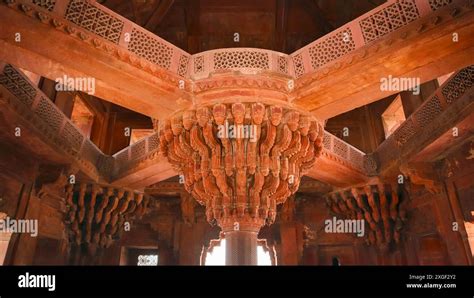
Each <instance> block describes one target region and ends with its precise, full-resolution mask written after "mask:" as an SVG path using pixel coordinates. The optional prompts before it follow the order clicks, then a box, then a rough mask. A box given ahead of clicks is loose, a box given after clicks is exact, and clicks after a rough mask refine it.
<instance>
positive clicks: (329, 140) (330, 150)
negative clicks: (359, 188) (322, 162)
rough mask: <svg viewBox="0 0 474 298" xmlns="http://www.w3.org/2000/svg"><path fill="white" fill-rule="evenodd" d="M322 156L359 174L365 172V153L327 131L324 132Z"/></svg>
mask: <svg viewBox="0 0 474 298" xmlns="http://www.w3.org/2000/svg"><path fill="white" fill-rule="evenodd" d="M322 154H323V155H324V154H325V155H328V157H330V158H332V159H336V160H337V161H338V162H340V163H343V164H345V165H347V166H349V167H351V168H353V169H356V170H358V171H360V172H363V173H364V172H365V168H364V159H365V156H366V155H365V153H364V152H362V151H360V150H359V149H357V148H355V147H354V146H352V145H350V144H348V143H346V142H345V141H343V140H341V139H339V138H338V137H336V136H334V135H332V134H330V133H329V132H327V131H324V136H323V153H322Z"/></svg>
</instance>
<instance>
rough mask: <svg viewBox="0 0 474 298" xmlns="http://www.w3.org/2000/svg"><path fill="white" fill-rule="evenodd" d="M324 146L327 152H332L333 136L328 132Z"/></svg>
mask: <svg viewBox="0 0 474 298" xmlns="http://www.w3.org/2000/svg"><path fill="white" fill-rule="evenodd" d="M323 146H324V148H325V149H326V150H331V135H330V134H329V133H328V132H327V131H324V136H323Z"/></svg>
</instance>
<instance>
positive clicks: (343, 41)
mask: <svg viewBox="0 0 474 298" xmlns="http://www.w3.org/2000/svg"><path fill="white" fill-rule="evenodd" d="M453 2H456V1H453V0H389V1H387V2H386V3H384V4H382V5H379V6H377V7H376V8H374V9H372V10H371V11H369V12H367V13H365V14H364V15H362V16H360V17H358V18H356V19H354V20H352V21H351V22H349V23H347V24H345V25H343V26H341V27H340V28H338V29H336V30H335V31H332V32H330V33H328V34H327V35H325V36H323V37H321V38H319V39H317V40H315V41H314V42H312V43H310V44H308V45H307V46H305V47H303V48H301V49H299V50H297V51H295V52H294V53H292V54H291V58H292V62H293V69H294V75H295V78H299V77H301V76H303V75H305V74H308V73H312V72H317V71H319V70H320V69H321V68H322V67H324V66H326V65H330V64H334V63H336V62H337V61H338V60H340V58H342V57H344V56H346V55H347V54H349V53H351V52H353V51H355V50H357V49H359V48H362V47H364V46H366V45H369V44H371V43H373V42H374V41H376V40H378V39H380V38H382V37H384V36H386V35H388V34H390V33H392V32H394V31H396V30H398V29H400V28H403V27H404V26H407V25H408V24H410V23H412V22H413V21H415V20H417V19H419V18H421V17H424V16H426V15H428V14H430V13H432V12H434V11H436V10H438V9H440V8H442V7H444V6H446V5H449V4H451V3H453Z"/></svg>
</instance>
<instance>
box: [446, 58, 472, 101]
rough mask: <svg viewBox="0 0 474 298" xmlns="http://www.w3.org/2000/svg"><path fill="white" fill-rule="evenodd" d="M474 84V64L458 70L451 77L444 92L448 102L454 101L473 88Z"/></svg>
mask: <svg viewBox="0 0 474 298" xmlns="http://www.w3.org/2000/svg"><path fill="white" fill-rule="evenodd" d="M473 84H474V65H471V66H469V67H466V68H464V69H463V70H461V71H460V72H458V73H457V74H456V75H455V76H454V77H453V78H452V79H449V83H447V84H446V85H445V86H444V87H443V89H442V93H443V95H444V97H445V98H446V102H447V103H448V104H450V103H452V102H454V101H455V100H456V99H458V98H459V97H461V96H462V95H463V94H464V93H465V92H466V90H468V89H469V88H471V87H472V86H473Z"/></svg>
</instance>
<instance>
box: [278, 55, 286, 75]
mask: <svg viewBox="0 0 474 298" xmlns="http://www.w3.org/2000/svg"><path fill="white" fill-rule="evenodd" d="M278 71H279V72H281V73H288V59H286V57H284V56H278Z"/></svg>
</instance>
